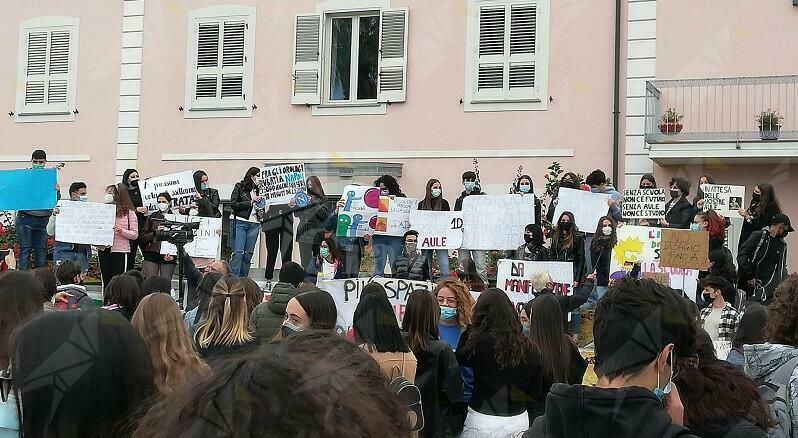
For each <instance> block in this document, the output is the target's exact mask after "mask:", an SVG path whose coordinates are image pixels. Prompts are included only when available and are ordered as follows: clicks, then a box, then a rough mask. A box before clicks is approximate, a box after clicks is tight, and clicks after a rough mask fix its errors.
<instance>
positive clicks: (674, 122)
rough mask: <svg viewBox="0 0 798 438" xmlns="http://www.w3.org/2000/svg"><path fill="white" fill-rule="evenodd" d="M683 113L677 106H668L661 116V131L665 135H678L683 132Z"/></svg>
mask: <svg viewBox="0 0 798 438" xmlns="http://www.w3.org/2000/svg"><path fill="white" fill-rule="evenodd" d="M682 117H684V116H682V115H681V114H679V113H678V112H676V108H668V110H667V111H665V112H664V113H663V114H662V116H661V117H660V124H659V132H661V133H663V134H665V135H676V134H678V133H680V132H682V124H681V123H680V121H681V120H682Z"/></svg>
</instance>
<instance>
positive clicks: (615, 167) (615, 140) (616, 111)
mask: <svg viewBox="0 0 798 438" xmlns="http://www.w3.org/2000/svg"><path fill="white" fill-rule="evenodd" d="M621 2H622V0H615V87H614V88H613V98H614V102H613V106H612V180H613V182H614V184H615V187H616V188H618V187H620V186H619V184H620V175H619V172H620V170H619V156H618V155H619V154H620V138H619V123H620V118H621V98H620V94H621Z"/></svg>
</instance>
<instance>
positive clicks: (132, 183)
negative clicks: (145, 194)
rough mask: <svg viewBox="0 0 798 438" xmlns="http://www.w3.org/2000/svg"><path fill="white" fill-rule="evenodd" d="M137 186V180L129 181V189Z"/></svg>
mask: <svg viewBox="0 0 798 438" xmlns="http://www.w3.org/2000/svg"><path fill="white" fill-rule="evenodd" d="M138 186H139V180H137V179H132V180H130V187H138Z"/></svg>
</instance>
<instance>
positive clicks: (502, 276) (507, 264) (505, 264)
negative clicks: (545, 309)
mask: <svg viewBox="0 0 798 438" xmlns="http://www.w3.org/2000/svg"><path fill="white" fill-rule="evenodd" d="M540 272H543V273H545V274H547V275H549V276H551V280H552V282H553V283H554V290H553V291H552V292H553V293H554V294H555V295H573V289H572V286H573V282H574V267H573V263H571V262H527V261H522V260H507V259H502V260H499V262H498V271H497V274H496V287H498V288H499V289H501V290H503V291H504V293H506V294H507V296H508V297H510V301H512V302H513V303H514V304H516V308H517V309H518V310H520V306H523V305H524V303H526V302H528V301H529V300H531V299H532V298H533V295H532V294H533V292H534V287H532V277H534V276H535V274H538V273H540Z"/></svg>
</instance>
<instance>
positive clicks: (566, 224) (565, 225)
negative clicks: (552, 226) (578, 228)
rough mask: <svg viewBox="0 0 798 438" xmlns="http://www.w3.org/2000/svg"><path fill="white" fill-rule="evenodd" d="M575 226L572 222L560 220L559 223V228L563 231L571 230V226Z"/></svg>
mask: <svg viewBox="0 0 798 438" xmlns="http://www.w3.org/2000/svg"><path fill="white" fill-rule="evenodd" d="M573 226H574V224H572V223H571V222H560V223H559V224H557V228H559V229H561V230H563V231H571V228H572V227H573Z"/></svg>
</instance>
